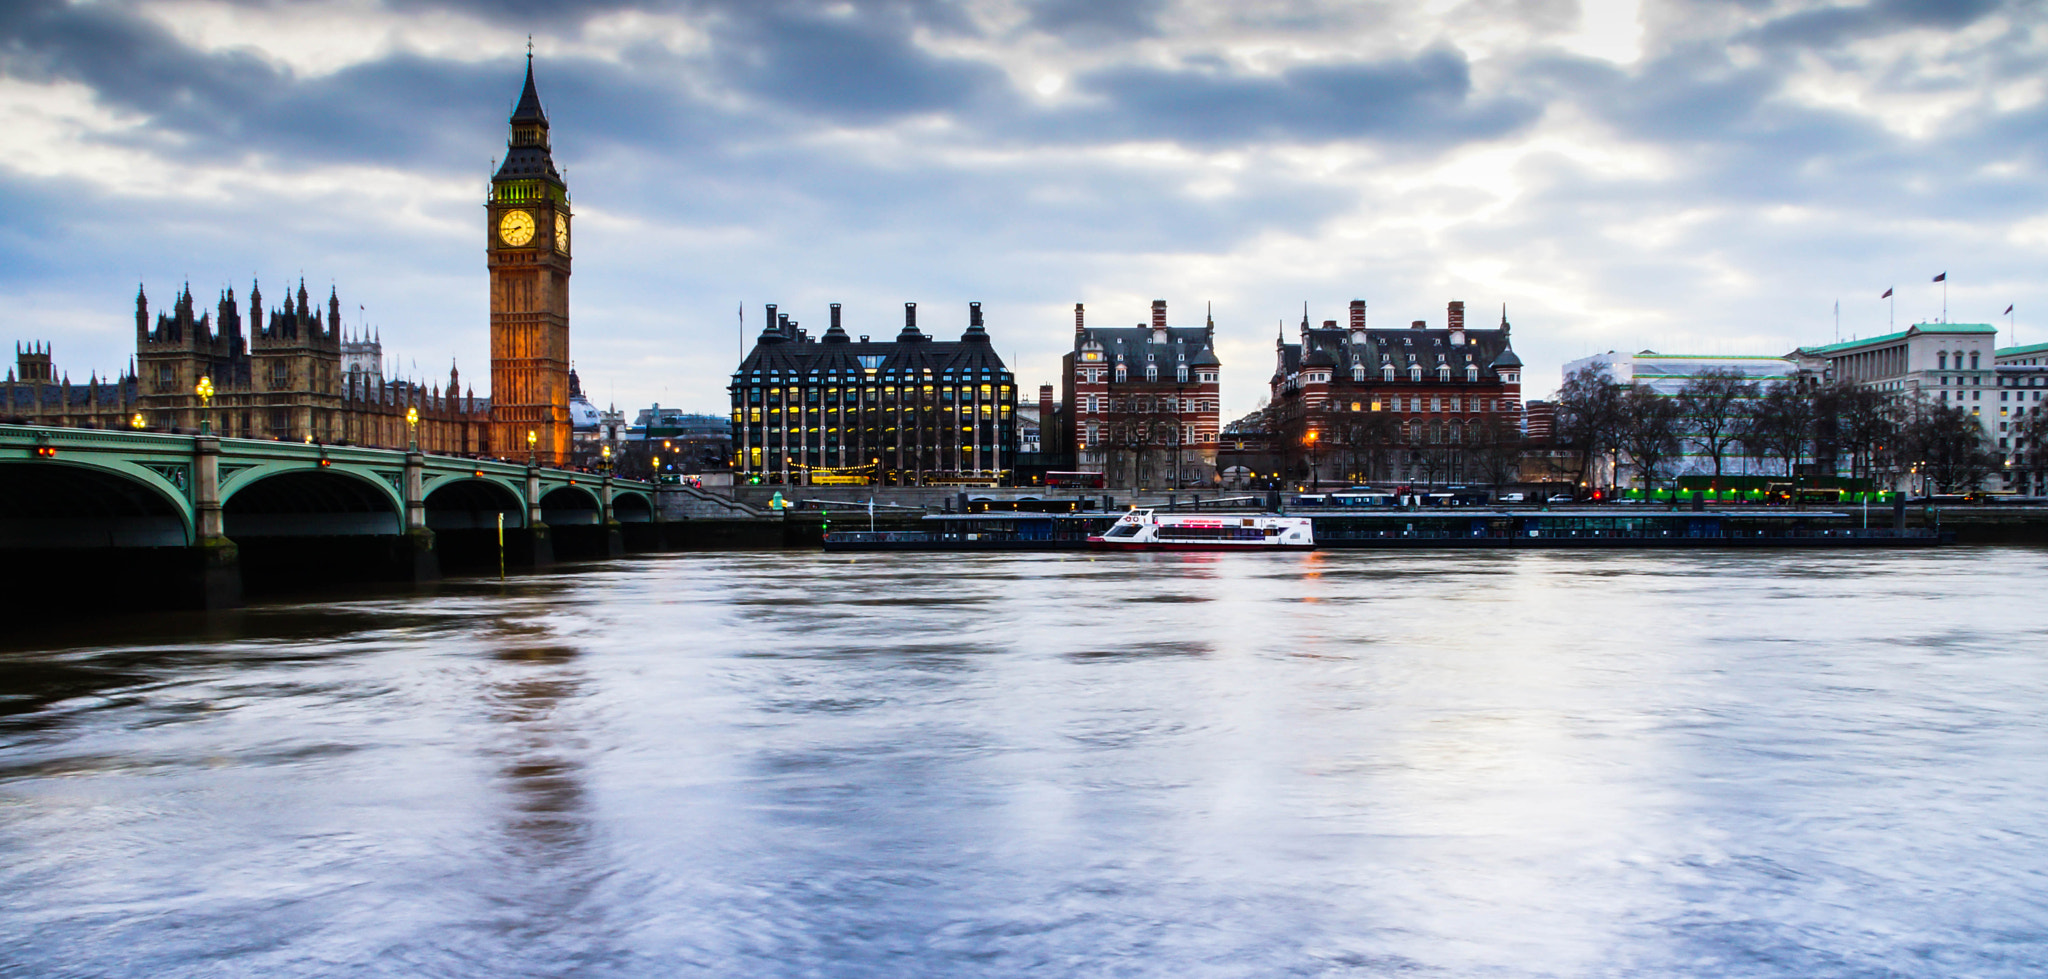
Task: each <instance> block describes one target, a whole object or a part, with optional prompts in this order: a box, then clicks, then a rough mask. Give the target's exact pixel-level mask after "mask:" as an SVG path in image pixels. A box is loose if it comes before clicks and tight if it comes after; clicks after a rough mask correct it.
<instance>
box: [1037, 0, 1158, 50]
mask: <svg viewBox="0 0 2048 979" xmlns="http://www.w3.org/2000/svg"><path fill="white" fill-rule="evenodd" d="M1163 6H1164V0H1127V2H1105V0H1031V2H1030V4H1029V6H1028V7H1027V8H1026V9H1028V10H1029V11H1030V26H1031V27H1032V29H1034V30H1038V31H1041V32H1044V33H1046V34H1051V35H1054V36H1057V37H1059V38H1060V39H1062V40H1065V41H1067V42H1069V43H1074V44H1081V45H1091V44H1108V43H1113V42H1118V41H1129V40H1134V39H1137V38H1143V37H1153V36H1155V35H1157V34H1158V33H1159V25H1158V21H1157V18H1158V16H1159V10H1160V8H1161V7H1163Z"/></svg>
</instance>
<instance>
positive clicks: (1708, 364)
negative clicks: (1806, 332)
mask: <svg viewBox="0 0 2048 979" xmlns="http://www.w3.org/2000/svg"><path fill="white" fill-rule="evenodd" d="M1593 366H1599V367H1604V368H1606V369H1607V374H1608V376H1609V377H1610V378H1612V379H1613V380H1614V383H1616V384H1622V385H1629V384H1642V385H1646V386H1648V387H1649V389H1650V390H1652V391H1655V392H1657V393H1658V394H1662V395H1667V396H1668V395H1674V394H1677V393H1678V391H1679V389H1680V388H1683V387H1685V383H1686V382H1687V381H1690V380H1692V379H1693V376H1694V375H1697V374H1699V373H1700V372H1702V371H1707V370H1731V371H1735V372H1737V373H1739V374H1741V375H1742V376H1744V377H1747V378H1749V379H1750V380H1751V381H1754V382H1756V383H1758V384H1768V383H1770V382H1772V381H1776V380H1780V379H1783V378H1787V377H1791V376H1792V375H1794V374H1796V373H1798V371H1799V368H1797V367H1796V366H1794V365H1793V364H1792V362H1791V361H1789V360H1786V359H1785V358H1783V357H1764V356H1753V357H1713V356H1705V355H1694V354H1660V353H1658V352H1656V351H1655V350H1643V351H1638V352H1636V353H1632V354H1625V353H1617V352H1615V351H1612V350H1609V351H1607V352H1606V353H1604V354H1594V355H1593V356H1591V357H1581V358H1579V359H1577V360H1574V361H1572V362H1571V363H1568V364H1566V365H1564V373H1565V376H1567V377H1569V376H1571V374H1572V373H1573V372H1574V371H1577V370H1580V369H1581V368H1585V367H1593Z"/></svg>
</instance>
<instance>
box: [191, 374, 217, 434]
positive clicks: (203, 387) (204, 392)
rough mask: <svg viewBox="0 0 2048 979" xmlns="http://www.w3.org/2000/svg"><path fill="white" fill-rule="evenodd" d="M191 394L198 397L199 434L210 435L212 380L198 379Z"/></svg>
mask: <svg viewBox="0 0 2048 979" xmlns="http://www.w3.org/2000/svg"><path fill="white" fill-rule="evenodd" d="M192 392H193V393H194V394H197V395H199V434H201V435H210V434H212V433H213V421H212V418H211V415H212V413H213V378H211V377H202V378H200V379H199V384H198V386H197V387H194V388H193V389H192Z"/></svg>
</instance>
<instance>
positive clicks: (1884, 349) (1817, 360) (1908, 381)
mask: <svg viewBox="0 0 2048 979" xmlns="http://www.w3.org/2000/svg"><path fill="white" fill-rule="evenodd" d="M1997 343H1998V328H1997V327H1994V326H1992V325H1990V324H1988V323H1915V324H1913V325H1912V326H1909V327H1907V328H1906V329H1904V330H1901V331H1899V332H1897V333H1887V334H1884V335H1883V336H1875V337H1870V338H1869V339H1865V340H1846V341H1843V342H1841V343H1830V344H1825V345H1823V346H1818V347H1800V348H1799V349H1797V350H1794V351H1792V352H1791V353H1789V354H1786V355H1785V359H1786V360H1787V361H1790V362H1791V363H1792V364H1794V365H1796V366H1797V367H1798V368H1799V369H1800V370H1801V371H1803V372H1805V373H1807V374H1809V375H1812V376H1813V377H1815V378H1816V379H1818V380H1820V381H1823V382H1825V381H1848V382H1851V383H1855V384H1866V385H1869V386H1871V387H1875V388H1878V389H1881V390H1885V391H1894V392H1898V393H1900V394H1904V395H1908V396H1912V395H1919V396H1923V397H1925V398H1927V399H1928V400H1930V401H1935V402H1939V403H1942V404H1949V405H1956V406H1958V407H1962V408H1965V409H1967V410H1968V411H1969V412H1970V414H1972V415H1974V416H1976V417H1977V419H1978V421H1979V423H1980V424H1982V425H1983V426H1984V435H1985V437H1986V438H1990V437H1992V436H1993V435H1994V432H1993V426H1994V425H1995V424H1996V422H1997V416H1996V415H1995V413H1994V414H1987V413H1986V411H1985V409H1986V408H1988V407H1993V406H1995V405H1996V403H1997V402H1996V401H1991V402H1989V403H1987V401H1986V398H1985V395H1986V393H1987V392H1989V393H1991V394H1993V396H1994V397H1995V395H1996V392H1997V390H1998V381H1997V351H1996V349H1995V348H1996V346H1997Z"/></svg>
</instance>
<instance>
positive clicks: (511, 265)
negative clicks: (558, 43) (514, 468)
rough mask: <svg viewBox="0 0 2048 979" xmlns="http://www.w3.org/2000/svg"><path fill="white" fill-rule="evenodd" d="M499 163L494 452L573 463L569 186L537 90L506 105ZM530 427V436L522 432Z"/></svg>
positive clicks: (493, 227) (493, 251)
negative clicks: (507, 122)
mask: <svg viewBox="0 0 2048 979" xmlns="http://www.w3.org/2000/svg"><path fill="white" fill-rule="evenodd" d="M511 122H512V137H511V140H510V141H509V142H508V143H507V144H506V148H505V165H504V166H501V167H499V168H498V172H497V174H496V175H494V176H492V177H491V199H490V201H489V203H488V204H487V205H486V209H487V212H488V214H489V218H488V221H487V225H486V228H485V233H486V234H487V235H488V237H489V242H490V243H489V245H488V249H489V254H490V268H491V451H492V453H494V454H496V455H498V456H499V457H501V458H506V459H524V458H526V457H527V454H528V452H529V446H531V450H530V451H531V452H532V454H533V455H534V457H535V458H536V459H537V460H538V461H540V462H542V463H544V464H552V465H562V464H564V463H566V462H568V461H569V187H568V185H567V184H565V183H563V182H562V175H561V173H560V172H558V171H556V170H555V161H554V158H553V157H552V156H551V155H550V154H549V152H548V117H547V113H545V112H543V111H541V107H540V95H539V93H537V92H535V91H534V88H533V54H532V52H528V53H527V55H526V91H524V92H522V93H520V95H519V107H518V108H516V109H513V110H512V120H511ZM529 433H531V435H532V438H531V439H529V438H528V434H529Z"/></svg>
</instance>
